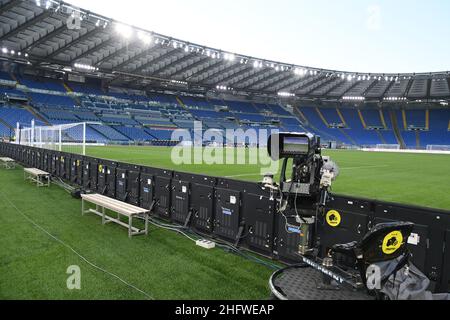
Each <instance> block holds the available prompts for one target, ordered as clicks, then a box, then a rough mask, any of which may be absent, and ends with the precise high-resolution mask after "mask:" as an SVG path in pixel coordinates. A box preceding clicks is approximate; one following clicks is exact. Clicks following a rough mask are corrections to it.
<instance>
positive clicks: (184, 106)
mask: <svg viewBox="0 0 450 320" xmlns="http://www.w3.org/2000/svg"><path fill="white" fill-rule="evenodd" d="M175 99H176V100H177V102H178V104H179V105H180V107H182V108H183V109H184V110H186V111H188V112H189V108H188V107H187V106H186V105H185V104H184V102H183V101H182V100H181V99H180V98H179V97H175Z"/></svg>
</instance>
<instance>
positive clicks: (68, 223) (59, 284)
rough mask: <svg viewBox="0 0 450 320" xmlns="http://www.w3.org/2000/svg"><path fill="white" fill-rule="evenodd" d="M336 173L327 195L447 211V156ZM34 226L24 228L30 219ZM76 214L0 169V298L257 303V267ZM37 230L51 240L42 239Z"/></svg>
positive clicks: (357, 162) (135, 151)
mask: <svg viewBox="0 0 450 320" xmlns="http://www.w3.org/2000/svg"><path fill="white" fill-rule="evenodd" d="M88 153H89V155H92V156H96V157H101V158H105V159H112V160H119V161H124V162H132V163H137V164H142V165H149V166H154V167H161V168H169V169H174V170H178V171H186V172H193V173H200V174H207V175H213V176H226V177H233V178H234V179H243V180H249V181H259V180H260V179H261V177H260V173H259V167H258V166H257V165H236V166H231V165H214V166H208V165H183V166H174V165H173V164H172V162H171V160H170V154H171V150H170V149H168V148H152V147H95V148H89V149H88ZM326 154H327V155H330V156H332V158H333V159H334V160H335V161H336V162H337V163H338V164H339V165H340V167H341V176H340V177H339V179H338V180H337V181H336V183H335V185H334V187H333V191H334V192H336V193H340V194H349V195H356V196H363V197H369V198H377V199H381V200H387V201H394V202H401V203H408V204H416V205H421V206H429V207H435V208H441V209H449V208H450V183H449V180H450V179H449V178H450V156H445V155H423V154H390V153H364V152H357V151H333V152H331V151H329V152H326ZM27 218H28V219H32V221H33V222H34V223H35V224H33V223H31V222H30V220H28V219H27ZM100 220H101V219H100V218H99V217H97V216H94V215H85V216H81V203H80V201H79V200H75V199H73V198H71V196H70V195H69V194H67V193H66V192H65V191H63V190H62V189H60V188H58V187H56V186H52V187H51V188H49V189H37V188H36V187H35V186H34V185H32V184H30V183H26V182H24V181H23V176H22V171H21V170H20V169H16V170H12V171H7V170H3V169H0V241H1V247H2V249H1V250H0V274H1V276H0V299H146V298H148V297H146V296H145V295H143V294H142V293H140V292H138V291H137V290H135V289H132V288H131V287H129V286H127V285H126V284H124V283H123V282H121V281H119V280H118V279H117V278H115V277H114V276H111V275H110V274H106V273H104V272H101V271H99V270H98V269H96V268H94V267H92V266H91V265H89V264H88V263H86V262H85V261H84V260H83V259H81V258H80V257H79V256H78V255H77V254H76V253H75V252H73V251H71V250H70V249H69V248H68V247H67V246H65V245H68V246H70V247H71V248H72V249H74V250H75V251H76V252H77V253H79V254H81V255H82V256H83V257H85V258H86V259H88V260H89V261H90V262H92V263H94V264H95V265H97V266H98V267H100V268H103V269H106V270H107V271H109V272H111V273H114V274H115V275H117V276H119V277H120V278H121V279H123V280H125V281H126V282H128V283H129V284H132V285H134V286H136V287H138V288H139V289H141V290H143V291H145V292H146V293H147V294H148V295H150V296H151V297H152V298H154V299H266V298H267V297H268V295H269V290H268V287H267V281H268V278H269V276H270V274H271V273H272V270H270V269H269V268H267V267H264V266H262V265H259V264H255V263H254V262H251V261H248V260H246V259H243V258H241V257H239V256H236V255H234V254H231V253H228V252H226V251H223V250H221V249H214V250H211V251H207V250H204V249H201V248H198V247H196V246H195V245H194V244H193V242H191V241H190V240H188V239H187V238H185V237H183V236H181V235H178V234H175V233H173V232H170V231H166V230H162V229H157V228H156V227H151V229H150V234H149V236H148V237H145V236H141V237H135V238H133V239H132V240H130V239H128V237H127V233H126V230H125V229H124V228H122V227H120V226H117V225H112V224H110V225H107V226H102V225H101V221H100ZM43 230H45V231H47V232H48V233H50V234H51V235H52V236H55V237H56V238H57V239H60V240H61V241H62V242H63V243H64V244H65V245H63V243H61V242H58V241H57V240H55V238H53V237H51V236H50V235H49V234H47V233H45V232H44V231H43ZM71 265H77V266H79V267H80V268H81V290H73V291H71V290H68V289H67V286H66V280H67V278H68V276H69V275H68V274H66V270H67V268H68V267H69V266H71Z"/></svg>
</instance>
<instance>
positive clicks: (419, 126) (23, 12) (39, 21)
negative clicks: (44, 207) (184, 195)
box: [0, 0, 450, 149]
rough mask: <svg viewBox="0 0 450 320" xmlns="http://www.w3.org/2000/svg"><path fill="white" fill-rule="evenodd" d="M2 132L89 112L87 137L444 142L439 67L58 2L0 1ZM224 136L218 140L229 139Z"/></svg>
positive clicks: (446, 111)
mask: <svg viewBox="0 0 450 320" xmlns="http://www.w3.org/2000/svg"><path fill="white" fill-rule="evenodd" d="M0 4H1V6H0V34H1V35H0V61H1V65H0V66H1V70H2V71H1V73H0V95H1V102H0V103H1V107H0V135H1V136H2V137H13V136H14V129H15V128H16V126H17V123H19V124H21V125H23V126H29V125H30V123H31V121H32V120H34V121H35V123H36V124H41V125H59V124H65V123H77V122H85V121H90V122H95V123H97V124H92V125H89V126H88V128H87V137H88V140H89V141H91V142H100V143H110V142H114V143H129V142H146V143H152V144H165V143H168V141H170V140H171V137H172V132H173V131H174V130H175V129H178V128H182V129H187V130H193V127H194V121H202V123H203V126H204V128H205V129H208V128H211V129H218V130H225V129H237V128H243V129H247V128H256V129H259V128H268V129H280V130H282V131H311V132H314V133H316V134H319V135H320V136H321V137H322V139H323V141H326V142H332V141H334V142H336V143H337V145H341V146H347V147H353V146H358V147H361V146H375V145H382V144H384V145H399V146H401V147H402V148H408V149H426V148H427V147H428V146H432V145H437V146H448V145H450V108H449V107H448V101H449V100H450V83H449V80H450V75H449V72H436V73H426V74H425V73H421V74H414V73H409V74H368V73H357V72H345V71H337V70H324V69H318V68H310V67H305V66H298V65H289V64H285V63H281V62H276V61H267V60H264V59H261V58H256V57H249V56H245V55H240V54H237V53H231V52H223V51H221V50H217V49H214V48H210V47H206V46H203V45H198V44H194V43H190V42H187V41H184V40H179V39H174V38H171V37H168V36H165V35H161V34H157V33H154V32H150V31H146V30H141V29H138V28H134V27H131V26H126V25H123V24H121V23H119V22H116V21H113V20H111V19H109V18H106V17H103V16H101V15H98V14H94V13H91V12H88V11H85V10H82V9H79V8H74V7H72V6H71V5H69V4H66V3H64V2H60V1H52V0H51V1H23V0H10V1H6V0H2V1H0ZM227 142H229V141H226V140H225V141H223V143H227Z"/></svg>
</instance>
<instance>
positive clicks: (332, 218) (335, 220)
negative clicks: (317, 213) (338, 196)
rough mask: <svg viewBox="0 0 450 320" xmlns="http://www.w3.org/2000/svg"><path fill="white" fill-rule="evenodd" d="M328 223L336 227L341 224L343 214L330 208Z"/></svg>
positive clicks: (327, 217)
mask: <svg viewBox="0 0 450 320" xmlns="http://www.w3.org/2000/svg"><path fill="white" fill-rule="evenodd" d="M326 219H327V223H328V225H329V226H330V227H333V228H336V227H338V226H339V225H340V224H341V221H342V218H341V214H340V213H339V212H337V211H336V210H330V211H328V212H327V216H326Z"/></svg>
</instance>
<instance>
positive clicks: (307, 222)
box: [268, 133, 339, 254]
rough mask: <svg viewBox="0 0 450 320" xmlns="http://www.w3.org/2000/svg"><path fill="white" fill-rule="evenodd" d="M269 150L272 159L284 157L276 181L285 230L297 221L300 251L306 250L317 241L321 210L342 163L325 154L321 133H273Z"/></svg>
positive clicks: (310, 248)
mask: <svg viewBox="0 0 450 320" xmlns="http://www.w3.org/2000/svg"><path fill="white" fill-rule="evenodd" d="M268 152H269V155H270V157H271V158H272V160H274V161H278V160H282V161H283V164H282V168H281V177H280V182H279V185H276V188H278V190H279V196H280V198H279V204H278V211H279V213H280V214H282V215H283V217H284V218H285V221H286V230H289V229H290V227H291V226H292V225H294V224H295V225H296V226H299V228H300V230H301V235H302V239H301V245H300V248H299V253H300V254H306V253H308V252H310V251H311V250H312V247H313V245H314V243H313V242H314V241H313V239H314V232H315V231H316V226H317V220H318V218H319V217H318V214H319V212H320V211H321V209H323V208H324V207H325V205H326V203H327V202H328V201H329V199H330V194H329V192H330V189H331V186H332V182H333V181H334V180H335V179H336V178H337V176H338V175H339V167H338V166H337V165H336V164H335V163H334V162H333V161H331V159H330V158H329V157H325V156H322V148H321V144H320V137H318V136H315V135H313V134H311V133H277V134H272V135H271V136H270V138H269V141H268ZM289 164H291V167H290V168H289V167H288V166H289ZM289 171H290V178H287V174H288V172H289Z"/></svg>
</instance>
